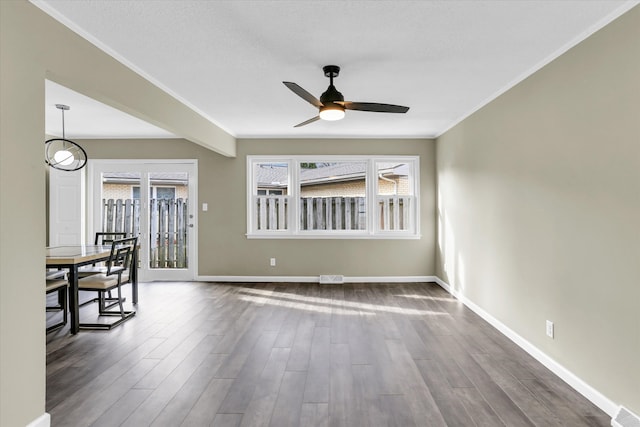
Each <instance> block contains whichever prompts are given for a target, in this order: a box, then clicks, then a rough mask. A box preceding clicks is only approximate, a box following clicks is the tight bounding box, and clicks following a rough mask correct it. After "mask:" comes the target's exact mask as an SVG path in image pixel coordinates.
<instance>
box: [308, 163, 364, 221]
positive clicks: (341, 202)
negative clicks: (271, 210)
mask: <svg viewBox="0 0 640 427" xmlns="http://www.w3.org/2000/svg"><path fill="white" fill-rule="evenodd" d="M366 172H367V162H357V161H356V162H302V163H300V176H299V182H300V230H365V229H366V228H367V200H366V187H367V186H366Z"/></svg>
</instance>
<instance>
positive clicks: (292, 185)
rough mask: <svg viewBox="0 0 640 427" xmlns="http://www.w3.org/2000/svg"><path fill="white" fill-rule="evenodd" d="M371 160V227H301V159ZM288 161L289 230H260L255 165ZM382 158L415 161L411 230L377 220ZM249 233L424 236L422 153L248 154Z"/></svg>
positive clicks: (266, 235)
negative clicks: (387, 227)
mask: <svg viewBox="0 0 640 427" xmlns="http://www.w3.org/2000/svg"><path fill="white" fill-rule="evenodd" d="M326 161H331V162H356V161H357V162H367V163H368V164H367V175H366V200H367V218H366V221H367V227H366V229H365V230H339V231H338V230H301V229H300V222H299V203H297V201H298V200H299V199H300V185H299V182H298V179H299V170H300V163H301V162H326ZM269 162H277V163H286V164H287V166H288V177H289V182H288V191H287V196H286V197H287V198H289V206H290V208H289V211H288V217H287V223H288V226H289V229H287V230H257V225H256V224H254V223H255V217H256V215H255V214H256V212H255V210H254V209H252V206H254V197H256V196H257V194H254V192H255V191H256V188H257V183H256V182H255V176H254V174H253V165H254V164H256V163H269ZM378 162H385V163H388V162H404V163H409V164H411V165H412V192H413V196H412V199H413V201H414V203H413V206H411V216H412V223H411V227H410V229H408V230H400V231H398V230H380V229H379V226H378V224H377V222H376V220H377V213H376V212H377V200H378V194H377V192H378V180H377V179H371V178H372V177H376V176H377V171H376V164H377V163H378ZM246 193H247V209H246V211H247V212H246V213H247V233H246V236H247V238H248V239H420V238H421V235H420V196H421V194H420V156H382V155H371V156H364V155H355V156H351V155H346V156H338V155H310V156H306V155H290V156H287V155H283V156H276V155H271V156H260V155H249V156H247V190H246Z"/></svg>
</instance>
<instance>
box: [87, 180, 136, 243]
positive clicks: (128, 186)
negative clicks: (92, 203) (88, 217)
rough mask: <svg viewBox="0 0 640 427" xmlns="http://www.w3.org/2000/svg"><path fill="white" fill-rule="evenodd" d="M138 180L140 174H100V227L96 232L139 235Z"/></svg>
mask: <svg viewBox="0 0 640 427" xmlns="http://www.w3.org/2000/svg"><path fill="white" fill-rule="evenodd" d="M140 178H141V173H140V172H103V173H102V178H101V179H102V205H101V206H102V212H101V216H100V217H101V219H102V225H101V227H100V229H99V230H96V231H102V232H124V233H127V236H138V235H139V234H140ZM136 189H137V197H136Z"/></svg>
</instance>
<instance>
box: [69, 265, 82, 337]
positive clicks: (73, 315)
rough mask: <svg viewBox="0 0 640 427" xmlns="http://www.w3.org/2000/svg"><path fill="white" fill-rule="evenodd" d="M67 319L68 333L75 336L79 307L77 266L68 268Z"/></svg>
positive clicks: (78, 321) (77, 328) (77, 326)
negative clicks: (68, 319)
mask: <svg viewBox="0 0 640 427" xmlns="http://www.w3.org/2000/svg"><path fill="white" fill-rule="evenodd" d="M69 315H70V316H69V317H70V323H71V327H70V332H71V333H72V334H74V335H75V334H77V333H78V330H79V329H80V327H79V323H80V306H79V305H78V266H77V265H73V266H72V267H71V268H69Z"/></svg>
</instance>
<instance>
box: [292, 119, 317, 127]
mask: <svg viewBox="0 0 640 427" xmlns="http://www.w3.org/2000/svg"><path fill="white" fill-rule="evenodd" d="M317 120H320V116H315V117H312V118H310V119H309V120H305V121H304V122H302V123H298V124H297V125H295V126H294V128H299V127H300V126H305V125H308V124H309V123H313V122H315V121H317Z"/></svg>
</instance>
